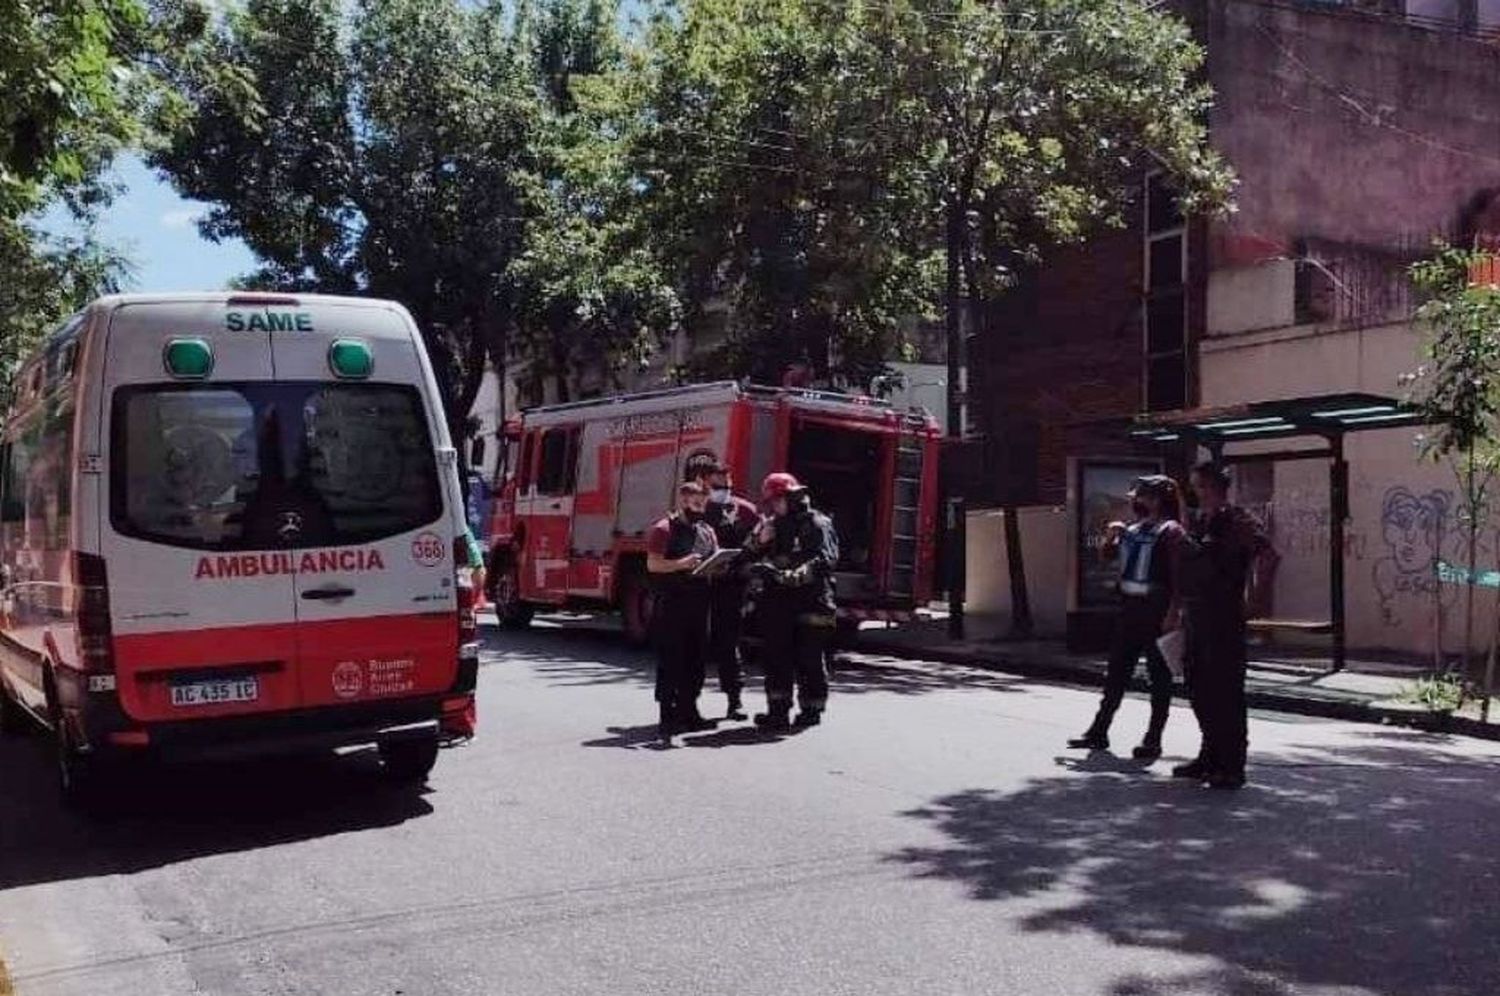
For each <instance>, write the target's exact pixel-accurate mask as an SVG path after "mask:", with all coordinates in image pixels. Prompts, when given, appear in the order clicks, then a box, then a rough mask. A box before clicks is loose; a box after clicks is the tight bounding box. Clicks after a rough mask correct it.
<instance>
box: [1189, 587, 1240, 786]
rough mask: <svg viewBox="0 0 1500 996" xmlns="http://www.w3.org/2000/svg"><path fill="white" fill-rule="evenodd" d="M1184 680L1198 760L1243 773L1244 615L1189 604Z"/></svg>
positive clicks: (1211, 766)
mask: <svg viewBox="0 0 1500 996" xmlns="http://www.w3.org/2000/svg"><path fill="white" fill-rule="evenodd" d="M1187 684H1188V694H1189V695H1190V696H1191V697H1192V702H1193V714H1194V715H1195V716H1197V717H1198V727H1199V729H1201V730H1202V731H1203V747H1202V748H1201V750H1200V751H1199V753H1198V757H1199V760H1201V761H1202V762H1203V763H1204V764H1205V765H1206V766H1207V767H1208V768H1209V769H1210V770H1211V771H1214V772H1216V773H1219V774H1223V775H1228V776H1231V777H1243V776H1244V774H1245V754H1246V751H1247V750H1248V748H1249V723H1248V718H1247V716H1246V703H1245V620H1244V617H1243V616H1242V615H1239V614H1236V613H1233V612H1222V611H1219V612H1213V611H1198V612H1194V611H1192V610H1189V613H1188V655H1187Z"/></svg>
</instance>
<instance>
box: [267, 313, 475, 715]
mask: <svg viewBox="0 0 1500 996" xmlns="http://www.w3.org/2000/svg"><path fill="white" fill-rule="evenodd" d="M275 325H276V328H275V329H274V330H273V331H272V332H271V342H272V353H273V358H274V365H275V373H276V380H277V385H278V388H279V390H280V391H281V392H282V394H283V396H285V397H286V398H287V399H288V400H287V402H286V405H285V408H286V425H287V432H286V456H285V458H286V460H287V462H288V463H289V464H290V465H292V466H294V467H295V476H296V478H297V480H298V482H299V490H300V492H301V499H302V501H303V504H302V505H301V506H299V507H298V508H297V509H295V510H294V511H295V512H296V514H297V515H298V517H299V520H298V522H297V528H298V536H297V538H296V540H295V545H296V547H297V550H296V557H297V565H296V572H295V582H294V583H295V588H296V597H295V604H296V615H297V647H298V659H299V673H300V676H301V689H302V698H303V701H304V703H306V704H307V705H310V706H317V705H342V704H351V703H358V702H370V701H377V700H381V699H392V698H407V697H412V696H422V695H435V694H440V693H442V692H444V691H446V690H447V689H449V688H451V687H452V685H453V681H454V678H455V676H456V673H457V667H458V617H457V611H458V610H457V605H458V603H457V595H456V592H455V588H454V560H453V558H454V556H455V553H456V551H455V539H456V538H460V537H461V536H462V528H463V526H462V502H461V499H460V498H459V495H458V478H457V473H456V470H455V469H454V461H453V456H454V454H453V451H452V449H451V447H450V445H449V443H448V435H447V430H446V428H445V426H444V424H443V421H442V408H441V404H440V401H439V399H438V397H437V392H436V383H435V380H434V378H433V377H432V375H431V369H430V367H429V365H428V363H427V361H426V355H425V353H424V352H423V351H422V350H421V346H420V341H419V340H418V338H417V334H416V330H415V327H414V326H413V325H412V323H411V321H410V319H409V318H408V317H407V316H406V314H405V312H404V311H402V310H400V309H398V308H396V307H395V306H392V305H386V304H383V303H380V302H356V301H348V302H342V301H329V300H326V299H323V300H317V299H314V301H313V303H311V304H309V305H308V306H307V307H303V308H300V309H296V312H295V314H294V315H293V316H292V322H291V324H290V327H289V326H288V322H287V320H286V319H285V318H283V319H282V320H281V321H279V322H276V323H275ZM440 457H441V459H440Z"/></svg>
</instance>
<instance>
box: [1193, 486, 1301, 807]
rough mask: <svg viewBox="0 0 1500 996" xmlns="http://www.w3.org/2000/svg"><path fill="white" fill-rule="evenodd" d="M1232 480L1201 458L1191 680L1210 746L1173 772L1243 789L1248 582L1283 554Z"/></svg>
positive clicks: (1196, 488)
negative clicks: (1241, 502)
mask: <svg viewBox="0 0 1500 996" xmlns="http://www.w3.org/2000/svg"><path fill="white" fill-rule="evenodd" d="M1229 483H1230V480H1229V475H1228V473H1226V472H1225V471H1224V469H1223V468H1222V467H1220V466H1218V465H1217V464H1214V463H1204V464H1199V465H1198V466H1197V467H1195V468H1194V469H1193V472H1192V475H1191V477H1190V484H1191V487H1192V494H1193V496H1194V497H1195V498H1196V500H1197V504H1198V514H1197V516H1196V517H1195V518H1194V521H1193V525H1192V528H1191V530H1190V532H1189V539H1188V542H1187V544H1186V545H1185V548H1184V560H1183V578H1184V582H1185V583H1184V595H1185V596H1186V600H1185V605H1186V609H1187V637H1188V649H1187V683H1188V694H1189V695H1190V696H1191V698H1192V703H1193V712H1194V714H1195V715H1197V717H1198V726H1199V728H1200V729H1201V730H1202V731H1203V746H1202V748H1201V749H1200V750H1199V752H1198V757H1197V759H1196V760H1194V761H1191V762H1189V763H1188V764H1183V765H1179V766H1178V767H1177V768H1174V769H1173V771H1172V774H1173V775H1175V776H1177V777H1179V778H1194V779H1198V780H1201V781H1204V782H1206V783H1207V784H1208V785H1210V786H1211V787H1213V788H1223V789H1237V788H1239V787H1240V786H1242V785H1244V784H1245V751H1246V747H1247V746H1248V742H1247V740H1248V738H1247V721H1246V714H1245V617H1246V612H1245V597H1246V587H1247V583H1248V581H1249V579H1250V575H1251V572H1252V570H1256V571H1259V570H1264V568H1265V567H1266V566H1267V564H1268V563H1269V562H1270V561H1272V560H1274V559H1275V556H1276V554H1275V552H1274V551H1273V550H1272V549H1271V543H1270V541H1269V540H1268V539H1267V537H1266V533H1265V530H1264V529H1262V528H1261V525H1260V523H1259V522H1257V521H1256V519H1255V517H1254V516H1252V515H1251V514H1250V513H1249V512H1247V511H1245V510H1244V509H1242V508H1239V507H1237V506H1235V505H1231V504H1230V503H1229Z"/></svg>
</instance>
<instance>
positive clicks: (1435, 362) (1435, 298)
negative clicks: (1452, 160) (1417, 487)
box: [1405, 245, 1500, 708]
mask: <svg viewBox="0 0 1500 996" xmlns="http://www.w3.org/2000/svg"><path fill="white" fill-rule="evenodd" d="M1493 260H1494V256H1493V255H1492V254H1490V253H1485V252H1482V251H1478V250H1471V249H1461V248H1456V247H1453V246H1447V245H1438V246H1437V247H1436V251H1435V252H1434V254H1433V255H1432V257H1431V258H1429V259H1426V260H1422V261H1420V262H1418V263H1416V264H1414V265H1413V266H1412V268H1411V278H1412V283H1413V284H1414V286H1415V287H1416V289H1417V292H1418V293H1419V294H1420V295H1421V296H1422V298H1423V303H1422V305H1421V306H1420V307H1419V308H1418V309H1417V313H1416V321H1417V323H1418V325H1419V326H1420V327H1422V328H1423V329H1424V331H1425V333H1426V342H1425V349H1424V351H1425V353H1426V362H1424V363H1423V364H1422V365H1421V366H1420V367H1419V368H1418V369H1417V370H1416V372H1414V373H1413V374H1411V375H1410V376H1408V377H1407V378H1405V379H1406V381H1407V383H1408V384H1409V385H1410V388H1411V396H1412V401H1413V402H1414V403H1415V404H1417V405H1419V406H1420V407H1421V408H1422V409H1423V411H1424V412H1425V413H1426V415H1427V417H1428V419H1429V420H1430V425H1431V429H1430V430H1429V431H1427V432H1426V433H1424V434H1423V436H1422V437H1421V439H1420V442H1421V445H1422V450H1423V453H1424V454H1425V455H1427V456H1428V457H1430V458H1432V459H1434V460H1445V461H1447V462H1448V463H1449V464H1450V465H1451V466H1452V468H1453V472H1454V476H1455V478H1456V479H1457V481H1458V483H1459V485H1460V487H1461V492H1462V504H1461V505H1460V508H1459V514H1460V517H1461V519H1462V523H1463V526H1464V531H1465V533H1466V538H1467V554H1468V555H1467V558H1466V559H1467V565H1468V569H1469V575H1470V576H1471V577H1472V576H1474V575H1475V574H1476V573H1477V570H1478V537H1479V532H1480V530H1481V529H1482V528H1483V526H1484V524H1485V523H1486V522H1487V521H1488V520H1489V519H1490V517H1491V511H1490V498H1491V494H1492V491H1493V486H1494V482H1495V475H1496V473H1497V471H1500V432H1497V429H1500V427H1497V425H1496V413H1497V411H1500V393H1497V392H1500V288H1497V287H1495V286H1493V285H1486V284H1479V283H1475V282H1474V281H1473V280H1472V275H1473V274H1474V272H1475V271H1476V270H1477V269H1478V268H1479V267H1481V266H1485V265H1486V264H1492V263H1493ZM1474 611H1475V610H1474V588H1473V586H1469V587H1468V588H1467V589H1466V590H1465V592H1464V652H1465V653H1469V652H1470V651H1472V649H1473V646H1474V627H1475V621H1474ZM1492 659H1493V656H1492ZM1489 680H1490V679H1489V678H1488V677H1487V678H1486V699H1485V701H1486V703H1488V701H1489V700H1488V691H1489ZM1486 708H1487V706H1486Z"/></svg>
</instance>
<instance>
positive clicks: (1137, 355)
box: [970, 226, 1143, 505]
mask: <svg viewBox="0 0 1500 996" xmlns="http://www.w3.org/2000/svg"><path fill="white" fill-rule="evenodd" d="M1142 266H1143V262H1142V248H1141V231H1140V228H1139V227H1138V226H1137V227H1134V228H1132V229H1129V230H1125V231H1120V232H1111V233H1108V234H1106V235H1104V236H1103V237H1101V238H1098V239H1096V240H1094V241H1093V242H1091V243H1089V244H1088V245H1086V246H1078V247H1072V248H1068V249H1063V250H1060V251H1058V252H1056V253H1054V254H1053V256H1052V257H1051V259H1050V260H1049V261H1048V264H1047V266H1046V267H1045V268H1043V269H1042V270H1041V271H1040V272H1037V273H1033V274H1029V275H1028V276H1027V277H1026V278H1024V279H1025V281H1026V286H1024V287H1022V288H1018V289H1017V291H1016V292H1015V293H1013V294H1012V295H1009V297H1008V299H1007V300H1006V301H1004V302H1001V303H1000V304H997V305H996V306H995V307H994V308H993V309H992V310H991V313H990V315H989V321H988V322H987V323H986V324H987V328H985V329H983V330H981V331H980V332H978V333H977V334H976V335H975V337H974V340H973V343H972V345H971V349H970V377H971V380H972V383H973V390H972V398H973V404H974V410H975V422H976V423H977V424H978V425H979V426H980V427H981V428H982V430H983V431H984V432H985V434H986V435H987V436H989V437H990V438H991V439H993V440H994V441H995V442H996V444H997V446H998V449H999V450H1000V451H1001V453H1002V454H1003V453H1004V452H1005V450H1006V440H1007V438H1008V437H1016V438H1030V439H1034V440H1036V444H1037V452H1036V453H1035V454H1034V455H1033V457H1032V458H1031V459H1030V460H1028V459H1027V457H1026V456H1025V455H1023V454H1011V455H1010V457H1009V460H1007V459H1006V457H1005V456H1001V457H1000V458H999V459H997V460H996V461H993V464H994V472H995V473H996V474H997V475H1000V474H1004V475H1006V476H1008V477H1009V478H1011V480H1010V481H1009V482H1008V484H1009V487H1010V489H1011V500H1013V501H1015V502H1016V503H1018V504H1026V505H1044V504H1061V503H1062V502H1063V500H1064V497H1065V494H1066V490H1067V458H1068V456H1069V455H1070V454H1072V453H1076V452H1077V451H1078V448H1079V447H1089V448H1091V449H1094V448H1101V449H1099V452H1106V451H1107V450H1104V449H1102V447H1104V443H1103V441H1102V440H1100V441H1098V442H1091V440H1092V439H1093V437H1094V436H1095V435H1096V434H1095V433H1091V432H1090V431H1089V430H1088V429H1087V428H1086V427H1083V426H1079V425H1078V423H1083V422H1089V421H1097V420H1101V419H1111V418H1119V417H1122V416H1127V415H1131V414H1133V413H1134V412H1136V411H1137V410H1138V409H1139V408H1140V403H1141V391H1142V384H1141V351H1142V343H1141V321H1140V301H1141V298H1140V293H1141V282H1142V272H1141V271H1142ZM1030 462H1034V468H1032V467H1026V465H1027V464H1028V463H1030ZM1022 468H1026V469H1030V470H1032V475H1031V476H1032V480H1027V479H1025V478H1026V477H1027V475H1026V474H1024V472H1022ZM1018 477H1019V478H1021V479H1019V480H1018V479H1016V478H1018ZM1032 484H1034V487H1028V485H1032ZM997 490H1004V488H1003V487H1000V488H997Z"/></svg>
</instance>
